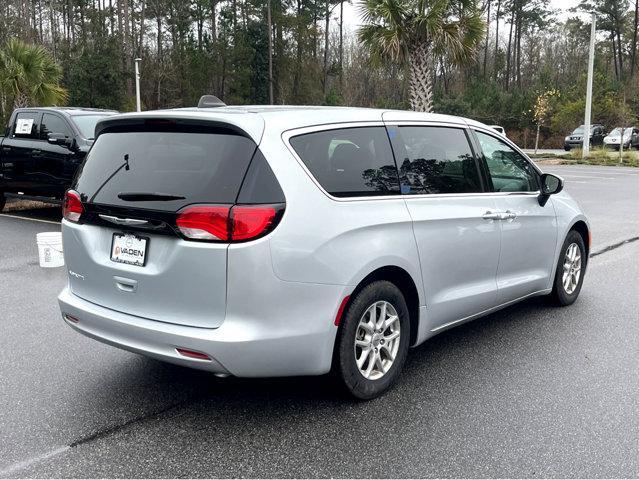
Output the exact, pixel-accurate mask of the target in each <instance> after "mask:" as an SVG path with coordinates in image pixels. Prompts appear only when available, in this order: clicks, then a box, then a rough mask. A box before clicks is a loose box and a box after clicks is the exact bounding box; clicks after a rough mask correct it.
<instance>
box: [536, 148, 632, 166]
mask: <svg viewBox="0 0 639 480" xmlns="http://www.w3.org/2000/svg"><path fill="white" fill-rule="evenodd" d="M528 156H529V157H530V158H533V159H539V160H542V159H549V160H555V159H557V160H562V161H561V162H560V163H561V164H564V165H570V164H579V165H604V166H608V167H619V166H622V167H639V152H637V151H636V150H632V151H624V152H623V156H622V159H621V160H622V161H620V159H619V152H618V151H614V150H609V149H606V148H602V147H596V148H593V149H592V150H590V155H588V157H586V158H581V157H582V151H581V149H580V148H579V149H575V150H571V151H570V152H566V153H564V154H561V155H556V154H552V153H551V154H547V153H546V154H541V153H538V154H536V155H535V154H531V155H528Z"/></svg>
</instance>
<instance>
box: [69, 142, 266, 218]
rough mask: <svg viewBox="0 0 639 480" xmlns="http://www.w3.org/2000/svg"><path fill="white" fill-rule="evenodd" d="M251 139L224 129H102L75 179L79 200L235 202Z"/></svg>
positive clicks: (162, 206)
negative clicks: (134, 196) (137, 197)
mask: <svg viewBox="0 0 639 480" xmlns="http://www.w3.org/2000/svg"><path fill="white" fill-rule="evenodd" d="M254 151H255V143H254V142H253V141H252V140H250V139H248V138H246V137H243V136H240V135H237V134H234V133H232V132H230V131H227V130H221V129H216V130H213V131H211V132H210V133H189V132H183V131H181V132H174V131H162V132H158V131H136V132H118V133H115V132H111V133H103V134H102V135H100V136H99V137H98V139H97V140H96V142H95V144H94V145H93V148H92V149H91V150H90V152H89V154H88V155H87V158H86V161H85V163H84V165H83V167H82V168H81V171H80V173H79V177H78V180H77V183H76V187H75V188H76V190H78V192H79V193H80V194H81V195H82V197H83V200H84V201H89V202H95V203H101V204H109V205H119V206H128V207H135V208H150V209H155V210H164V211H175V210H177V209H179V208H181V207H183V206H184V205H188V204H192V203H234V202H235V199H236V197H237V195H238V192H239V189H240V185H241V183H242V179H243V178H244V175H245V173H246V169H247V167H248V165H249V162H250V160H251V157H252V156H253V152H254ZM121 193H161V194H163V195H171V196H176V197H184V198H175V199H171V200H163V201H160V200H148V199H146V200H144V201H133V200H130V199H129V200H128V201H127V200H123V199H121V198H119V197H118V194H121Z"/></svg>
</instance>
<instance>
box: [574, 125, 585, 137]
mask: <svg viewBox="0 0 639 480" xmlns="http://www.w3.org/2000/svg"><path fill="white" fill-rule="evenodd" d="M572 134H573V135H583V134H584V127H583V125H582V126H581V127H577V128H575V130H574V131H573V132H572Z"/></svg>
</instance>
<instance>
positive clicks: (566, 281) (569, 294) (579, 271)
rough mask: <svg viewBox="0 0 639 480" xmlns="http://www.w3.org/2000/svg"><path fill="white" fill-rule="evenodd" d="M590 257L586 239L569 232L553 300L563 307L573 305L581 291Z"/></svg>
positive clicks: (562, 251)
mask: <svg viewBox="0 0 639 480" xmlns="http://www.w3.org/2000/svg"><path fill="white" fill-rule="evenodd" d="M587 264H588V257H587V254H586V245H585V244H584V239H583V238H582V236H581V235H580V234H579V233H578V232H576V231H575V230H571V231H570V232H568V235H567V236H566V240H565V241H564V244H563V246H562V247H561V253H560V254H559V260H558V261H557V271H556V273H555V283H554V286H553V291H552V293H551V298H552V300H553V302H554V303H555V304H557V305H559V306H561V307H565V306H568V305H572V304H573V303H574V302H575V300H577V297H578V296H579V292H580V291H581V286H582V285H583V282H584V274H585V273H586V265H587Z"/></svg>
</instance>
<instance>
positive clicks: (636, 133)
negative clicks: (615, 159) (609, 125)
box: [604, 127, 639, 149]
mask: <svg viewBox="0 0 639 480" xmlns="http://www.w3.org/2000/svg"><path fill="white" fill-rule="evenodd" d="M621 131H622V128H621V127H617V128H615V129H614V130H613V131H612V132H610V133H609V134H608V135H606V136H605V137H604V146H605V147H610V148H615V149H619V145H621ZM632 147H635V148H639V128H636V127H628V128H626V129H623V148H625V149H630V148H632Z"/></svg>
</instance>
